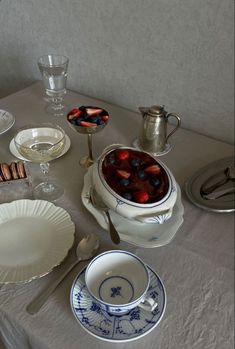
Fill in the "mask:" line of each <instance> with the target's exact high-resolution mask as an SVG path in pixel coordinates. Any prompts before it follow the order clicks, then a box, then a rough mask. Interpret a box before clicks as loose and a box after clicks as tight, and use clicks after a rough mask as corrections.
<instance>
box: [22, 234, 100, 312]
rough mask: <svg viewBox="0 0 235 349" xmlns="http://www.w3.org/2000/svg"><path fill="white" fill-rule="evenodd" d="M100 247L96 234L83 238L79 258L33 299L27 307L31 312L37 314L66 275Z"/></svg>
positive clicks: (78, 250) (78, 252) (79, 246)
mask: <svg viewBox="0 0 235 349" xmlns="http://www.w3.org/2000/svg"><path fill="white" fill-rule="evenodd" d="M98 248H99V240H98V238H97V236H96V235H94V234H90V235H88V236H87V237H85V238H83V239H82V240H81V241H80V242H79V244H78V245H77V249H76V256H77V259H76V260H75V261H74V262H73V263H72V264H71V265H70V266H69V267H68V269H66V270H65V271H64V272H63V273H62V274H61V275H60V277H59V278H58V279H56V280H55V281H53V282H52V283H51V284H50V285H49V286H48V287H47V288H45V289H44V290H42V292H41V293H39V295H38V296H37V297H36V298H35V299H33V300H32V302H31V303H29V304H28V305H27V307H26V310H27V312H28V313H29V314H31V315H33V314H36V313H37V312H38V311H39V309H40V308H41V307H42V306H43V304H44V303H45V302H46V301H47V299H48V298H49V296H50V295H51V293H52V292H53V291H54V290H55V289H56V287H57V286H58V285H59V284H60V283H61V281H62V280H63V279H64V278H65V276H66V275H67V274H68V273H69V272H70V271H71V270H72V269H73V268H74V267H75V265H77V264H78V263H79V262H81V261H86V260H88V259H90V258H91V257H93V256H94V255H95V253H96V252H97V250H98Z"/></svg>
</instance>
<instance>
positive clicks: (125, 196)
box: [123, 191, 132, 201]
mask: <svg viewBox="0 0 235 349" xmlns="http://www.w3.org/2000/svg"><path fill="white" fill-rule="evenodd" d="M123 197H124V198H125V199H126V200H130V201H131V200H132V194H131V193H130V192H128V191H127V192H126V193H124V194H123Z"/></svg>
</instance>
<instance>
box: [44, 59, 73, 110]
mask: <svg viewBox="0 0 235 349" xmlns="http://www.w3.org/2000/svg"><path fill="white" fill-rule="evenodd" d="M68 63H69V59H68V58H67V57H65V56H62V55H53V54H50V55H45V56H41V57H39V58H38V67H39V70H40V72H41V75H42V79H43V84H44V87H45V89H46V94H47V96H48V97H49V99H50V101H51V103H50V104H49V105H48V106H47V107H46V112H47V113H48V114H50V115H53V116H64V115H65V114H66V112H65V110H66V106H65V105H64V104H63V97H64V95H65V94H66V81H67V71H68Z"/></svg>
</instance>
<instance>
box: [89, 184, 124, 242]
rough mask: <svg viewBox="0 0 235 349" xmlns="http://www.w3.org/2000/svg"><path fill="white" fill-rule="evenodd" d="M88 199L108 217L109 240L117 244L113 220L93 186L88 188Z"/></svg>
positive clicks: (117, 234)
mask: <svg viewBox="0 0 235 349" xmlns="http://www.w3.org/2000/svg"><path fill="white" fill-rule="evenodd" d="M90 199H91V203H92V205H93V206H94V207H95V208H97V209H98V210H101V211H104V212H105V214H106V216H107V218H108V221H109V234H110V237H111V240H112V242H113V243H115V244H119V243H120V236H119V233H118V232H117V230H116V228H115V226H114V225H113V222H112V220H111V218H110V214H109V208H108V207H107V206H106V204H105V203H104V202H103V200H102V198H101V197H100V195H99V194H98V193H97V191H96V190H95V188H91V189H90Z"/></svg>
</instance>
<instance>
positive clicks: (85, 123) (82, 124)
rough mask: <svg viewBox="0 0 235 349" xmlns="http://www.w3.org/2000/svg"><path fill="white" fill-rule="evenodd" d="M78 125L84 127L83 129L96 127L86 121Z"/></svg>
mask: <svg viewBox="0 0 235 349" xmlns="http://www.w3.org/2000/svg"><path fill="white" fill-rule="evenodd" d="M80 125H81V126H84V127H92V126H97V125H96V124H94V123H93V122H88V121H81V122H80Z"/></svg>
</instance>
